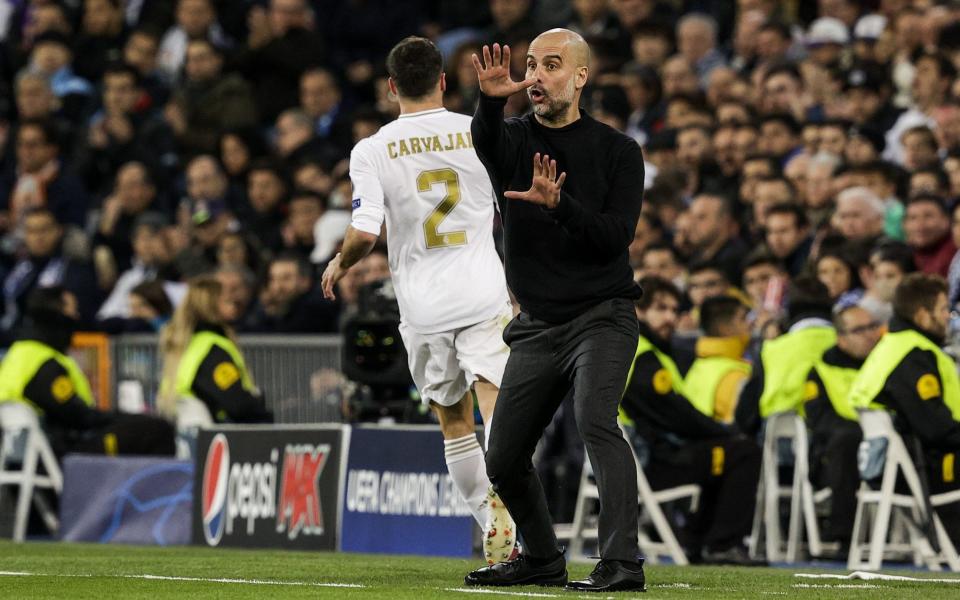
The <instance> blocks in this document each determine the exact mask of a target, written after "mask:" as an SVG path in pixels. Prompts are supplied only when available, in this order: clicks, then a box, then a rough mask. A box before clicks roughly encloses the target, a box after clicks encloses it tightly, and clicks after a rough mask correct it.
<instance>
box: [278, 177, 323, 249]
mask: <svg viewBox="0 0 960 600" xmlns="http://www.w3.org/2000/svg"><path fill="white" fill-rule="evenodd" d="M322 215H323V199H322V198H321V197H320V196H318V195H317V194H315V193H313V192H310V191H304V190H300V191H297V192H294V194H293V196H291V197H290V207H289V211H288V213H287V220H286V222H285V223H284V226H283V230H282V233H283V247H284V251H285V252H290V253H294V254H297V255H298V256H300V257H301V258H303V259H304V260H310V255H311V254H313V250H314V248H316V245H317V243H316V239H315V238H314V232H315V231H316V226H317V223H318V222H319V221H320V217H321V216H322Z"/></svg>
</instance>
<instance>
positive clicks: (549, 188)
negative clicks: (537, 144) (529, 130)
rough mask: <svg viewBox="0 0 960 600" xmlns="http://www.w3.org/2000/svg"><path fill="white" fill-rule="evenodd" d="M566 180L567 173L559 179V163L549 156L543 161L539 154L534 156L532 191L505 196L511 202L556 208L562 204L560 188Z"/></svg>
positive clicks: (507, 193) (508, 193) (509, 192)
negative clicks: (517, 201) (523, 202)
mask: <svg viewBox="0 0 960 600" xmlns="http://www.w3.org/2000/svg"><path fill="white" fill-rule="evenodd" d="M566 178H567V174H566V173H560V177H557V161H555V160H551V159H550V155H548V154H545V155H544V156H543V159H542V160H541V158H540V153H539V152H537V153H536V154H534V155H533V183H531V184H530V189H529V190H527V191H525V192H514V191H507V192H504V193H503V196H504V197H505V198H510V199H511V200H523V201H525V202H532V203H533V204H539V205H541V206H543V207H545V208H551V209H552V208H556V207H557V204H559V203H560V187H561V186H562V185H563V182H564V180H565V179H566Z"/></svg>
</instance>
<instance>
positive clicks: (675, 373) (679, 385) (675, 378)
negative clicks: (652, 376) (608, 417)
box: [620, 335, 686, 425]
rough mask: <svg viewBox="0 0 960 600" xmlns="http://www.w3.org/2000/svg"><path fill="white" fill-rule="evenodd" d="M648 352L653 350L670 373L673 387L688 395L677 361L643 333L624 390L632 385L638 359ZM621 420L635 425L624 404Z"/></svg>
mask: <svg viewBox="0 0 960 600" xmlns="http://www.w3.org/2000/svg"><path fill="white" fill-rule="evenodd" d="M647 352H653V355H654V356H656V357H657V360H658V361H660V365H661V367H663V369H664V370H665V371H666V372H667V373H668V374H669V375H670V387H671V389H672V390H673V391H674V392H676V393H677V394H680V395H681V396H684V397H686V394H684V387H683V377H681V376H680V369H678V368H677V363H675V362H673V359H672V358H670V357H669V356H667V355H666V354H664V353H663V352H661V351H660V350H659V349H658V348H657V347H656V346H654V345H653V344H652V343H650V340H648V339H647V338H645V337H643V336H642V335H641V336H640V339H639V340H637V353H636V354H634V355H633V362H632V363H630V372H629V373H627V385H626V387H624V392H626V390H627V388H629V387H630V382H631V381H632V380H633V368H634V367H635V366H636V364H637V359H638V358H640V357H641V356H642V355H644V354H646V353H647ZM620 422H621V423H623V424H625V425H633V419H631V418H630V417H628V416H627V413H626V412H624V410H623V407H622V406H621V407H620Z"/></svg>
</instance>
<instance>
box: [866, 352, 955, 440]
mask: <svg viewBox="0 0 960 600" xmlns="http://www.w3.org/2000/svg"><path fill="white" fill-rule="evenodd" d="M885 391H886V392H887V393H886V394H885V398H884V399H885V401H888V402H889V404H891V406H890V408H892V409H894V410H896V411H897V413H898V414H899V415H900V416H901V417H903V418H904V419H906V421H907V424H908V425H909V426H910V429H912V430H913V432H914V433H916V434H917V437H918V438H920V441H921V442H922V443H923V444H924V445H925V446H931V447H941V448H944V447H945V448H957V447H958V446H960V423H958V422H957V421H956V420H955V419H954V418H953V415H952V414H951V412H950V409H949V408H948V407H947V405H946V403H944V401H943V382H942V381H941V380H940V375H939V370H938V369H937V359H936V357H935V356H934V354H933V353H932V352H929V351H926V350H920V349H914V350H911V351H910V353H909V354H907V356H906V357H905V358H904V359H903V361H902V362H901V363H900V364H899V365H898V366H897V368H896V369H894V370H893V373H891V374H890V377H889V378H887V386H886V389H885Z"/></svg>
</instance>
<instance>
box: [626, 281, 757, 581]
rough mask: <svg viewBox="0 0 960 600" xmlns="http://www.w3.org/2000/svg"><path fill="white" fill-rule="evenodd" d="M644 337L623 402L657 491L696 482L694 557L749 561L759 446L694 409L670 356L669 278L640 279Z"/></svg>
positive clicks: (673, 312)
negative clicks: (745, 540)
mask: <svg viewBox="0 0 960 600" xmlns="http://www.w3.org/2000/svg"><path fill="white" fill-rule="evenodd" d="M640 286H641V287H642V288H643V290H644V294H643V297H642V298H640V299H639V300H637V317H638V318H639V320H640V339H639V342H638V345H637V355H636V358H635V359H634V363H633V368H632V369H631V372H630V376H629V378H628V382H627V388H626V391H625V392H624V395H623V400H622V401H621V405H620V406H621V411H622V413H623V414H624V415H625V416H626V419H624V422H625V423H626V424H627V425H629V426H632V427H633V429H634V431H633V432H632V434H631V438H632V439H633V441H634V445H635V446H637V447H638V454H639V456H640V457H641V460H642V462H643V463H644V473H645V474H646V476H647V479H649V480H650V485H651V486H652V487H653V489H655V490H660V489H665V488H670V487H675V486H678V485H684V484H690V483H696V484H698V485H699V486H700V487H701V496H700V503H699V508H698V510H697V512H696V514H694V515H693V516H692V519H691V520H690V522H689V526H688V527H687V529H686V531H685V532H684V533H685V534H686V537H687V539H686V540H685V546H686V548H687V554H688V556H690V558H691V560H693V561H698V560H703V561H705V562H717V563H730V562H733V563H739V564H749V563H750V562H751V561H750V559H749V557H748V555H747V550H746V548H745V547H744V546H743V538H744V537H745V536H746V535H747V534H749V533H750V528H751V525H752V522H753V510H754V506H755V498H756V489H757V483H758V481H759V478H760V457H761V453H760V448H759V447H758V446H757V445H756V444H755V443H753V442H752V441H750V440H748V439H746V438H744V437H743V436H741V435H738V433H737V432H736V430H735V429H734V428H732V427H730V426H728V425H724V424H722V423H718V422H717V421H714V420H713V419H711V418H710V417H707V416H706V415H704V414H703V413H702V412H700V411H699V410H697V409H696V408H695V407H694V405H693V403H692V402H691V401H690V400H689V399H687V397H686V396H685V395H684V384H683V379H682V378H681V377H680V372H679V370H678V369H677V366H676V363H675V362H674V361H673V358H671V356H670V338H671V337H672V336H673V334H674V331H675V330H676V327H677V321H678V318H679V307H680V298H681V296H680V291H679V290H677V288H676V287H675V286H674V285H673V284H672V283H670V282H669V281H667V280H665V279H661V278H659V277H645V278H643V279H641V280H640Z"/></svg>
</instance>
